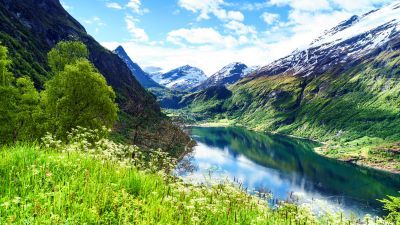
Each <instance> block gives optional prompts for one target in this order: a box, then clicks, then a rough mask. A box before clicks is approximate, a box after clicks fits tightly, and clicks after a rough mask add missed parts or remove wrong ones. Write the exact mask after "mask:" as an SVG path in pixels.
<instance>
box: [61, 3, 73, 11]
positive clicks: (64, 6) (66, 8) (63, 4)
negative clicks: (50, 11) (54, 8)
mask: <svg viewBox="0 0 400 225" xmlns="http://www.w3.org/2000/svg"><path fill="white" fill-rule="evenodd" d="M60 3H61V5H62V7H63V8H64V9H65V10H72V6H70V5H68V4H67V3H66V2H65V1H60Z"/></svg>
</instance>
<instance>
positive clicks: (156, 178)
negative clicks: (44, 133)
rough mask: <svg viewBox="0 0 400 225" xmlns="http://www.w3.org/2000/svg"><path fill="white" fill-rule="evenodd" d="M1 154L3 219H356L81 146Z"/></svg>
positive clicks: (20, 149)
mask: <svg viewBox="0 0 400 225" xmlns="http://www.w3.org/2000/svg"><path fill="white" fill-rule="evenodd" d="M0 158H1V159H2V160H1V161H0V177H1V179H0V187H1V188H0V224H349V223H350V224H351V222H348V221H345V220H344V219H340V218H341V217H340V215H337V216H331V215H326V216H323V217H321V218H315V217H313V216H312V215H311V214H310V213H309V212H308V210H306V209H302V208H301V207H297V206H292V205H282V206H281V207H280V208H279V209H277V210H272V209H270V208H269V207H268V205H267V204H266V203H265V201H263V200H261V199H259V198H256V197H252V196H249V195H248V194H246V193H245V192H243V191H241V190H240V189H238V188H237V187H235V186H233V185H231V184H214V185H211V186H192V185H188V184H184V183H182V182H180V181H179V180H171V179H166V178H165V176H163V175H161V174H160V173H151V172H149V171H147V172H146V171H141V170H138V169H135V168H133V167H129V166H122V165H121V164H120V163H118V162H115V161H110V160H104V159H103V160H100V159H95V158H94V157H93V156H89V155H88V154H84V153H79V152H69V153H60V152H58V151H56V150H51V149H46V148H40V147H38V146H37V145H18V146H15V147H3V148H1V150H0ZM341 221H342V222H341Z"/></svg>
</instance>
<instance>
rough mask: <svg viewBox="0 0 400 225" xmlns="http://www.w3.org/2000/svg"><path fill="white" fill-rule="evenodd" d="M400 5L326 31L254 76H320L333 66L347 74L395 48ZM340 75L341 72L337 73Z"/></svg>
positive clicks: (376, 11)
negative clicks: (357, 65)
mask: <svg viewBox="0 0 400 225" xmlns="http://www.w3.org/2000/svg"><path fill="white" fill-rule="evenodd" d="M399 15H400V2H399V1H395V2H394V3H393V4H390V5H388V6H386V7H384V8H382V9H379V10H374V11H371V12H369V13H366V14H364V15H362V16H353V17H351V18H350V19H348V20H346V21H343V22H342V23H340V24H339V25H338V26H336V27H334V28H332V29H331V30H328V31H326V32H325V33H324V34H323V35H322V36H320V37H319V38H317V39H316V40H314V41H313V42H312V43H311V44H310V45H308V46H307V47H305V48H303V49H301V50H296V51H295V52H293V53H292V54H291V55H289V56H287V57H284V58H282V59H279V60H277V61H275V62H273V63H271V64H269V65H267V66H265V67H263V68H262V69H261V70H260V71H259V72H258V73H257V74H256V75H255V76H256V77H259V76H265V75H277V74H282V73H286V74H289V73H290V74H293V75H296V76H301V77H307V76H318V75H321V74H323V73H325V72H326V71H328V70H329V69H331V68H332V67H334V66H340V65H341V66H340V67H341V70H342V71H344V70H346V69H348V68H350V67H352V66H353V65H356V64H358V63H359V61H360V60H363V59H364V58H366V57H373V56H374V55H375V56H376V55H377V54H379V53H380V52H381V51H383V50H390V49H391V48H396V47H398V46H396V45H398V44H399V43H398V42H397V43H396V42H393V40H394V39H396V37H398V36H399V33H400V29H399V27H400V25H399V23H400V17H399ZM337 72H340V71H337Z"/></svg>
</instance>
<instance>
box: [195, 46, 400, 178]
mask: <svg viewBox="0 0 400 225" xmlns="http://www.w3.org/2000/svg"><path fill="white" fill-rule="evenodd" d="M399 55H400V52H399V51H394V52H390V53H386V52H385V53H382V54H380V55H379V56H377V57H376V58H374V59H370V60H367V61H364V62H363V63H361V64H359V65H358V66H357V67H355V68H351V69H348V70H347V71H346V72H340V73H338V72H337V71H329V72H327V73H325V74H323V75H321V76H319V77H316V78H314V77H313V78H298V77H295V76H292V75H290V74H282V75H277V76H263V77H258V78H253V79H245V80H243V81H241V82H239V83H237V84H235V85H233V86H231V87H230V88H229V89H230V90H231V91H232V96H231V97H229V98H226V99H218V98H208V99H206V100H203V99H194V100H193V101H192V103H191V105H190V110H191V112H192V113H196V114H198V117H199V118H200V119H201V118H207V117H210V116H211V117H214V118H215V119H217V120H218V119H221V118H227V119H228V120H234V121H236V122H237V123H240V124H242V125H245V126H247V127H249V128H252V129H256V130H263V131H271V132H279V133H283V134H290V135H295V136H300V137H307V138H311V139H314V140H318V141H321V142H324V143H326V147H325V148H322V149H320V151H319V152H321V153H323V154H325V155H327V156H330V157H334V158H338V159H341V160H351V161H356V162H358V163H361V164H365V165H369V166H372V167H375V168H380V169H385V170H389V171H392V172H399V170H400V160H399V156H398V152H399V150H400V144H399V143H400V136H399V133H400V98H399V96H400V82H399V79H400V67H399V66H400V57H399Z"/></svg>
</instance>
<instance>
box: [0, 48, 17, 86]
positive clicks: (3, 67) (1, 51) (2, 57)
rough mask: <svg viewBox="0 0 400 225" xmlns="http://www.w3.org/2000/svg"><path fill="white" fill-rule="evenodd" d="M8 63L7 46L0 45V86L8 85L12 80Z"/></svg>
mask: <svg viewBox="0 0 400 225" xmlns="http://www.w3.org/2000/svg"><path fill="white" fill-rule="evenodd" d="M10 64H11V61H10V60H9V59H8V50H7V48H6V47H3V46H1V45H0V86H10V85H11V83H12V82H13V80H14V76H13V75H12V73H10V72H9V71H8V67H9V66H10Z"/></svg>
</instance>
